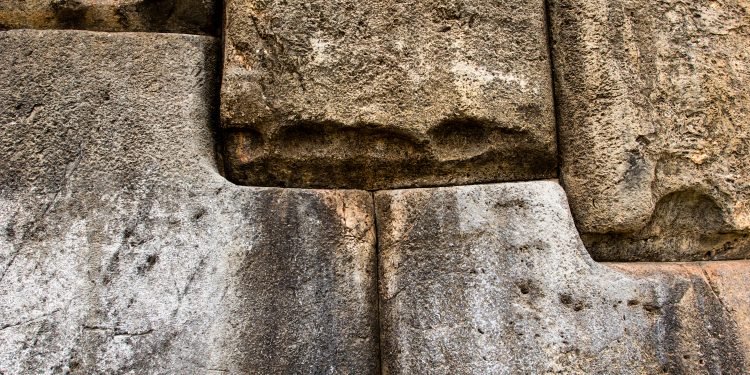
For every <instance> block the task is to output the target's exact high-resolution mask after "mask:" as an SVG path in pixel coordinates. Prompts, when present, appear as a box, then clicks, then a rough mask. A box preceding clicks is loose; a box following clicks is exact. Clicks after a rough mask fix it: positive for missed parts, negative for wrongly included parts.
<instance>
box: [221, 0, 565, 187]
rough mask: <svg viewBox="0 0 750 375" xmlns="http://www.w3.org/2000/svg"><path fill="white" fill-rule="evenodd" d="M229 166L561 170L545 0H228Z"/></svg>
mask: <svg viewBox="0 0 750 375" xmlns="http://www.w3.org/2000/svg"><path fill="white" fill-rule="evenodd" d="M225 40H226V45H225V59H224V76H223V84H222V97H221V119H222V126H223V127H224V128H225V130H224V132H225V134H224V142H225V143H224V159H225V162H226V172H227V176H228V178H230V179H231V180H232V181H234V182H236V183H240V184H246V185H262V186H295V187H329V188H331V187H349V188H365V189H383V188H393V187H410V186H431V185H446V184H447V185H453V184H468V183H477V182H492V181H508V180H526V179H539V178H551V177H555V176H556V171H557V163H556V143H555V139H556V136H555V125H554V110H553V103H552V85H551V74H550V65H549V58H548V49H547V34H546V28H545V12H544V2H543V1H541V0H533V1H520V0H512V1H502V2H497V1H494V2H493V1H486V0H480V1H463V0H459V1H448V2H446V1H420V2H412V3H402V2H397V1H392V0H378V1H363V0H346V1H327V0H326V1H323V0H320V1H312V2H311V1H299V0H292V1H283V2H282V1H258V0H229V1H227V3H226V33H225Z"/></svg>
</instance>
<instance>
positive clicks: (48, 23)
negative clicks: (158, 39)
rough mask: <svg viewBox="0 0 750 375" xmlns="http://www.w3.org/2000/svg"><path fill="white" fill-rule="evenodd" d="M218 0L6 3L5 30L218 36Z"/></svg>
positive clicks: (0, 13) (1, 19)
mask: <svg viewBox="0 0 750 375" xmlns="http://www.w3.org/2000/svg"><path fill="white" fill-rule="evenodd" d="M218 5H219V4H218V2H217V1H215V0H3V1H0V30H2V29H79V30H97V31H149V32H171V33H184V34H207V35H215V34H217V32H218V28H219V26H220V25H221V17H220V15H221V11H220V9H218V8H219V7H218Z"/></svg>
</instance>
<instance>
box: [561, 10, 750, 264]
mask: <svg viewBox="0 0 750 375" xmlns="http://www.w3.org/2000/svg"><path fill="white" fill-rule="evenodd" d="M550 14H551V29H552V36H553V40H554V42H553V45H552V49H553V52H554V53H553V56H554V66H555V72H556V86H555V87H556V90H557V98H556V99H557V104H558V110H559V129H560V130H559V131H560V134H559V135H560V150H561V155H562V156H561V159H562V166H561V168H562V169H561V178H562V179H563V182H564V185H565V187H566V190H567V192H568V194H569V197H570V202H571V206H572V211H573V215H574V216H575V218H576V221H577V224H578V228H579V230H580V231H581V232H582V233H583V239H584V242H585V243H586V245H587V247H588V249H589V250H590V251H591V253H592V255H593V256H594V258H595V259H598V260H699V259H733V258H743V257H748V256H750V236H749V234H750V205H748V201H750V184H748V183H747V181H748V179H749V178H750V163H748V160H750V120H748V119H749V118H750V116H749V114H750V91H749V90H748V86H749V85H750V68H749V67H750V27H749V26H750V2H748V1H746V0H728V1H721V2H720V1H710V0H699V1H688V2H684V1H677V0H662V1H649V0H613V1H589V0H552V1H550Z"/></svg>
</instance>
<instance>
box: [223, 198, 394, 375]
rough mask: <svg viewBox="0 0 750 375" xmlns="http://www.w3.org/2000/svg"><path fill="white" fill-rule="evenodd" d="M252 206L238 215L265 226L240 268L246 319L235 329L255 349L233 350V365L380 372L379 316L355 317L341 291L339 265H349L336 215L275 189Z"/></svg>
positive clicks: (275, 369) (270, 370)
mask: <svg viewBox="0 0 750 375" xmlns="http://www.w3.org/2000/svg"><path fill="white" fill-rule="evenodd" d="M255 202H257V204H254V205H253V206H246V208H245V209H244V211H243V214H244V215H246V216H247V217H248V220H252V221H258V220H257V218H259V217H262V218H264V220H263V221H260V222H262V223H263V224H262V228H261V230H260V233H261V235H260V236H259V237H258V238H257V241H256V243H255V245H254V246H253V248H252V250H249V252H248V253H247V254H246V256H245V257H244V261H243V263H242V265H241V266H240V274H239V278H238V281H237V282H236V288H237V293H238V300H240V301H243V302H242V304H243V306H244V311H246V313H243V314H242V316H241V317H237V318H235V329H236V330H238V332H240V333H239V336H240V337H239V342H252V343H256V345H253V346H248V347H241V348H237V349H238V351H237V352H236V354H235V355H236V358H235V359H233V360H234V361H236V362H237V363H240V364H243V365H244V367H243V368H248V369H250V368H252V369H254V371H257V372H259V373H288V372H290V371H294V369H299V368H305V369H306V371H309V372H310V373H326V372H328V371H329V370H330V369H337V371H339V372H342V373H363V372H364V373H371V372H372V373H374V372H377V371H376V370H377V368H378V365H379V364H378V362H377V336H376V332H377V327H376V322H375V320H376V319H377V315H376V312H375V311H372V312H371V315H370V316H368V317H363V316H361V315H359V314H360V311H361V310H360V307H361V306H353V305H352V303H353V301H352V300H351V299H349V298H350V297H349V298H348V297H347V293H346V292H345V291H342V290H341V288H343V287H345V284H342V283H341V282H342V281H343V280H342V278H343V277H344V276H343V275H341V274H340V273H339V272H341V269H340V268H339V267H340V264H351V263H350V262H351V261H353V260H352V259H353V258H350V257H349V256H350V255H349V254H344V253H342V252H341V249H343V248H344V244H343V241H346V239H345V236H344V235H343V234H344V233H345V232H346V229H345V228H344V227H343V226H342V224H341V219H340V217H339V215H338V214H337V213H336V212H335V209H334V208H333V207H330V206H329V203H326V202H325V201H323V200H322V199H321V198H320V196H318V195H316V194H314V193H297V192H295V193H286V192H282V191H280V190H273V191H268V192H264V193H261V194H259V195H258V197H257V200H255ZM313 218H314V219H313ZM311 220H314V222H315V223H322V224H314V223H313V221H311ZM319 225H323V227H324V228H325V230H321V228H318V226H319ZM341 257H343V259H342V258H341ZM337 265H339V266H337ZM373 267H374V263H373ZM373 272H374V270H373ZM374 286H375V284H374V282H373V287H374ZM352 293H354V291H352ZM372 295H373V298H374V297H375V296H376V294H375V291H374V289H373V291H372ZM372 302H373V304H372V306H375V304H374V302H375V301H374V300H373V301H372ZM358 337H363V338H367V340H358V339H357V338H358Z"/></svg>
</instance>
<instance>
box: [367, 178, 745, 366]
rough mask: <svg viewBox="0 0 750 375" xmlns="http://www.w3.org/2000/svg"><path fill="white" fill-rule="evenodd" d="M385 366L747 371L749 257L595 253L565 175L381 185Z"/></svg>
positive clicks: (378, 198) (378, 197)
mask: <svg viewBox="0 0 750 375" xmlns="http://www.w3.org/2000/svg"><path fill="white" fill-rule="evenodd" d="M375 204H376V212H377V222H378V233H379V238H378V246H379V264H380V315H381V324H382V326H381V337H382V342H381V349H382V353H381V354H382V361H383V370H384V373H387V374H416V373H430V374H519V373H563V374H592V373H615V374H655V373H670V374H681V373H684V374H694V373H710V374H742V373H746V372H747V369H748V363H749V362H748V356H750V346H748V339H750V326H748V325H747V324H745V323H746V319H747V318H746V315H747V306H748V303H747V301H748V300H750V284H749V283H750V279H749V278H748V277H747V275H748V274H750V262H749V261H735V262H710V263H708V262H707V263H693V264H691V263H685V264H671V263H670V264H635V265H634V264H610V265H611V266H614V269H613V267H609V266H607V265H605V264H600V263H595V262H593V261H592V260H591V258H590V257H589V255H588V253H587V252H586V249H585V248H584V247H583V244H582V243H581V241H580V239H579V237H578V234H577V232H576V229H575V226H574V223H573V218H572V216H571V215H570V212H569V211H568V208H567V202H566V198H565V193H564V191H563V189H562V188H561V187H560V186H559V185H558V184H557V182H555V181H536V182H525V183H506V184H496V185H474V186H462V187H450V188H435V189H411V190H394V191H382V192H377V193H375Z"/></svg>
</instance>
